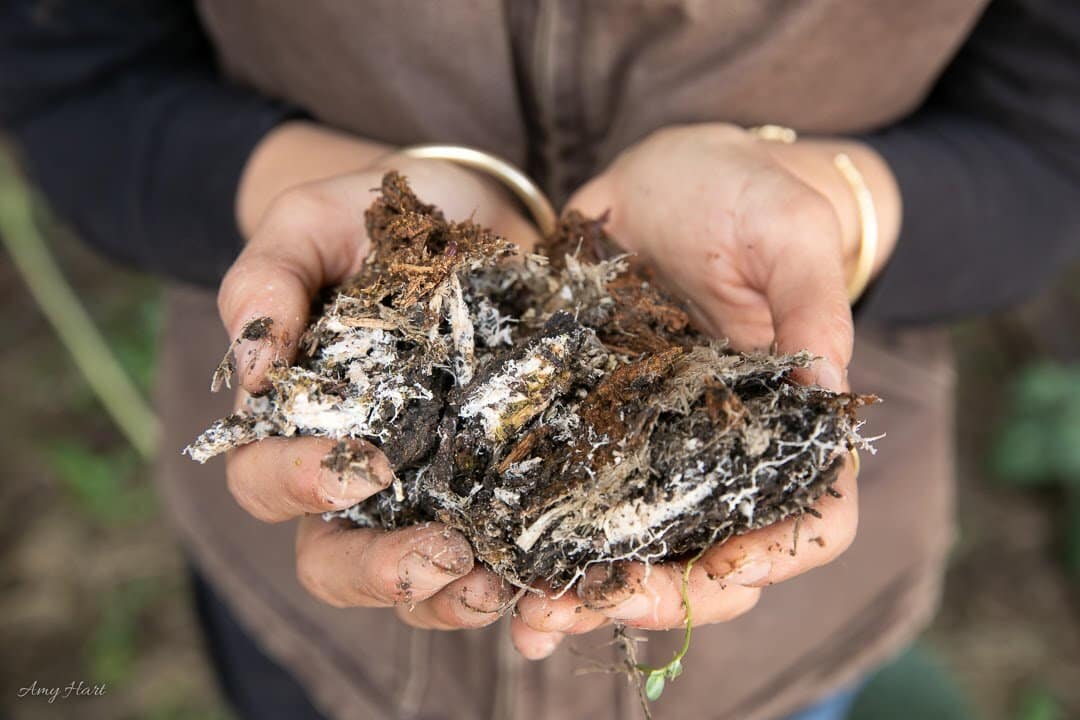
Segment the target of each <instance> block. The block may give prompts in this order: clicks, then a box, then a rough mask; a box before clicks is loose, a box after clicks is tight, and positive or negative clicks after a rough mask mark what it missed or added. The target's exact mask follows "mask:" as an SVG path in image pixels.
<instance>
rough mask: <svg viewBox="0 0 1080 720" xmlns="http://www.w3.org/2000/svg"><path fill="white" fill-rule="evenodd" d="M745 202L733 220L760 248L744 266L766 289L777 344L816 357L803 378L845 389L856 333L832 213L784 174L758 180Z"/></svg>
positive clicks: (826, 204)
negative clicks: (757, 260)
mask: <svg viewBox="0 0 1080 720" xmlns="http://www.w3.org/2000/svg"><path fill="white" fill-rule="evenodd" d="M744 200H745V202H744V204H743V205H742V208H741V211H740V212H741V217H740V218H739V219H737V221H736V222H737V223H739V224H740V228H741V230H740V232H741V233H742V234H744V235H746V236H747V238H746V240H747V241H748V242H749V243H751V244H752V245H753V246H755V247H758V248H760V250H759V251H758V252H760V253H761V261H760V264H758V263H754V262H748V263H747V267H748V268H749V269H750V273H751V274H752V275H754V276H756V277H755V284H756V285H757V286H758V287H761V288H762V289H763V291H764V293H765V297H766V300H767V302H768V305H769V310H770V312H771V313H772V322H773V328H774V333H775V339H776V343H777V346H778V348H779V349H780V350H781V351H782V352H797V351H799V350H804V349H805V350H809V351H810V352H812V353H814V354H815V355H818V356H820V357H821V358H822V360H820V361H818V362H817V364H816V369H815V372H813V373H809V374H807V373H802V374H801V375H802V378H803V379H804V380H805V381H808V382H815V383H817V384H819V385H821V386H822V387H826V388H828V389H830V390H835V391H840V390H843V389H844V387H845V386H846V372H847V366H848V363H849V362H850V361H851V351H852V343H853V340H854V330H853V326H852V321H851V308H850V307H849V305H848V298H847V290H846V288H845V285H844V268H843V253H842V248H841V240H840V224H839V220H838V219H837V217H836V212H835V211H834V210H833V208H832V206H831V205H830V204H829V201H828V200H826V199H825V198H824V197H823V196H821V195H820V194H818V193H816V192H815V191H813V190H811V189H810V188H808V187H807V186H805V185H803V184H802V183H801V182H799V181H798V180H796V179H795V178H794V177H792V176H788V175H787V174H772V175H769V176H768V177H766V178H764V179H763V180H762V181H761V182H759V183H757V184H756V185H755V187H754V189H753V190H752V191H749V192H748V193H747V195H746V196H745V198H744Z"/></svg>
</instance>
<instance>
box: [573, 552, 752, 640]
mask: <svg viewBox="0 0 1080 720" xmlns="http://www.w3.org/2000/svg"><path fill="white" fill-rule="evenodd" d="M684 570H685V565H682V564H679V563H661V564H659V565H652V566H648V567H647V566H645V565H644V564H643V563H623V564H620V565H616V566H613V567H607V568H599V567H598V568H594V569H592V570H590V571H589V572H588V573H587V574H586V576H585V579H584V580H582V583H581V587H580V588H579V591H578V592H579V594H580V595H581V596H582V599H583V600H584V601H585V604H586V605H588V606H589V607H591V608H593V609H594V610H596V611H597V612H599V613H601V614H603V615H605V616H607V617H609V618H612V619H614V620H619V621H621V622H623V623H625V624H626V625H629V626H631V627H637V628H642V629H645V630H670V629H672V628H677V627H682V626H683V625H684V624H685V623H686V605H685V603H684V602H683V572H684ZM616 578H617V580H618V582H613V579H616ZM760 594H761V593H760V591H759V590H758V589H757V588H747V587H743V586H741V585H734V584H724V583H721V582H719V581H718V580H717V579H716V578H715V577H714V576H710V574H709V573H708V572H707V571H706V570H705V569H704V568H701V567H698V566H697V565H696V564H695V566H694V567H693V569H692V570H691V571H690V578H689V583H688V584H687V597H688V598H689V600H690V611H691V613H692V615H691V619H692V621H693V624H694V625H707V624H709V623H716V622H726V621H728V620H732V619H734V618H736V617H738V616H739V615H742V614H743V613H745V612H747V611H748V610H750V609H751V608H753V607H754V605H756V604H757V601H758V598H759V596H760Z"/></svg>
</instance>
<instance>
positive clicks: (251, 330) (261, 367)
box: [218, 177, 375, 392]
mask: <svg viewBox="0 0 1080 720" xmlns="http://www.w3.org/2000/svg"><path fill="white" fill-rule="evenodd" d="M374 181H375V178H374V177H372V180H371V182H374ZM357 185H364V188H365V192H366V191H367V190H368V189H369V188H370V187H371V184H370V182H369V183H367V184H365V183H363V181H362V180H359V181H358V179H357V178H355V177H353V178H339V179H336V180H331V181H324V182H318V183H311V184H308V185H302V186H299V187H297V188H294V189H292V190H289V191H288V192H286V193H283V194H282V195H281V196H280V197H279V198H278V199H277V200H275V201H274V203H273V204H272V205H271V207H270V208H269V209H268V210H267V212H266V215H265V217H264V218H263V221H262V222H261V223H260V224H259V226H258V228H257V229H256V230H255V233H254V235H253V236H252V238H251V240H250V241H249V242H248V244H247V246H246V247H245V248H244V250H243V252H241V253H240V257H238V258H237V259H236V262H235V263H233V265H232V267H231V268H229V271H228V273H226V275H225V278H224V280H223V281H222V283H221V289H220V291H219V293H218V310H219V312H220V314H221V319H222V322H224V324H225V328H226V330H227V331H228V333H229V337H230V338H231V339H233V340H234V341H235V342H237V345H236V348H235V357H236V367H237V371H238V374H239V380H240V383H241V385H242V386H243V387H244V388H245V389H247V390H248V391H250V392H263V391H265V390H266V389H267V383H266V379H265V375H266V371H267V370H268V369H269V367H270V366H271V364H272V363H275V362H290V361H291V360H292V359H293V357H294V356H295V354H296V348H297V342H298V340H299V338H300V335H301V334H302V333H303V331H304V327H305V326H306V324H307V319H308V310H309V305H310V303H311V298H312V297H313V296H314V295H315V293H316V292H318V291H319V289H320V288H322V287H323V286H325V285H328V284H331V283H334V282H338V281H341V280H343V279H344V278H345V277H347V276H348V275H349V274H351V273H352V272H355V271H356V270H357V269H358V268H359V262H360V260H361V259H362V258H363V256H364V255H365V254H366V252H367V247H368V239H367V232H366V230H365V228H364V224H363V213H360V212H358V211H357V208H358V207H362V206H363V205H361V204H360V203H363V202H364V198H362V197H361V196H360V195H359V194H358V193H357V192H356V188H355V187H354V186H357Z"/></svg>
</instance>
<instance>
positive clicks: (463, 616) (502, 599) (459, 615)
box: [397, 567, 514, 630]
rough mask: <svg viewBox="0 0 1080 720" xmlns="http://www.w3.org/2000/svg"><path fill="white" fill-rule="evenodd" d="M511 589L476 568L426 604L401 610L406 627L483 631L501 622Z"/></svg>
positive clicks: (422, 603) (418, 604)
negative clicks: (498, 621)
mask: <svg viewBox="0 0 1080 720" xmlns="http://www.w3.org/2000/svg"><path fill="white" fill-rule="evenodd" d="M513 598H514V592H513V588H511V587H510V585H509V584H508V583H507V582H505V581H503V580H502V579H500V578H499V577H498V576H497V575H495V574H494V573H492V572H491V571H490V570H487V569H485V568H480V567H478V568H473V571H472V572H470V573H469V574H468V575H466V576H465V577H463V578H461V579H460V580H455V581H454V582H452V583H450V584H449V585H447V586H446V587H445V588H443V589H442V590H440V591H439V592H437V593H435V594H434V595H432V596H431V597H430V598H428V599H427V600H424V601H422V602H418V603H416V604H414V605H412V606H408V605H400V606H398V610H397V614H398V617H400V618H401V619H402V620H403V621H404V622H405V623H407V624H409V625H412V626H414V627H419V628H427V629H431V630H457V629H459V628H480V627H484V626H486V625H490V624H491V623H493V622H495V621H496V620H498V619H499V618H500V617H501V616H502V614H503V612H505V610H506V609H507V604H508V603H509V602H510V601H511V600H513Z"/></svg>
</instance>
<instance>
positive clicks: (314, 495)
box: [218, 128, 536, 629]
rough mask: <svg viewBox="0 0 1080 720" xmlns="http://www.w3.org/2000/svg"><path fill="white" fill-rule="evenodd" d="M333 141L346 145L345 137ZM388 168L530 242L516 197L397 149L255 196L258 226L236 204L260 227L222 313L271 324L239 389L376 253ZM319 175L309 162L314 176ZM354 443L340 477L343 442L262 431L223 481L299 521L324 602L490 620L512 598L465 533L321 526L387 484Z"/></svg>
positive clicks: (432, 621)
mask: <svg viewBox="0 0 1080 720" xmlns="http://www.w3.org/2000/svg"><path fill="white" fill-rule="evenodd" d="M300 131H301V134H302V135H303V136H304V140H305V142H306V141H308V140H310V139H311V138H310V135H311V133H312V131H311V129H310V128H301V129H300ZM289 137H290V136H287V137H285V138H284V140H285V141H288V140H289ZM291 137H295V136H291ZM279 139H280V138H279ZM332 140H333V142H334V143H337V144H340V143H342V142H343V141H342V139H341V137H340V136H338V137H335V138H332ZM267 142H276V140H274V139H270V140H268V141H267ZM316 151H317V149H316ZM260 152H261V153H262V157H261V159H260V160H259V163H261V164H262V166H263V167H274V166H275V164H276V163H275V162H274V158H273V157H272V155H273V152H274V149H273V148H270V149H265V148H264V149H263V150H260ZM268 152H269V153H270V154H271V155H270V156H267V153H268ZM334 155H335V157H340V153H334ZM307 157H310V155H307ZM253 162H255V161H253ZM390 168H394V169H398V170H400V171H401V172H403V173H404V174H406V175H407V176H408V177H409V181H410V183H411V184H412V186H413V187H414V188H415V189H416V190H417V192H418V193H419V194H420V196H421V197H424V198H425V199H427V200H430V201H431V202H434V203H437V204H438V205H439V207H440V208H442V209H443V211H444V212H445V213H446V215H447V216H448V217H449V218H451V219H464V218H467V217H469V216H473V217H474V218H475V219H476V221H477V222H479V223H482V224H484V225H486V226H488V227H491V228H493V229H495V230H496V231H497V232H499V233H501V234H503V235H505V236H506V237H508V238H510V239H514V240H517V241H519V242H522V243H525V244H531V243H533V242H534V241H535V239H536V238H535V231H534V230H533V229H532V226H531V225H530V224H529V222H528V221H527V220H525V219H524V218H523V217H522V216H521V215H520V214H519V213H518V211H517V210H516V209H515V206H514V205H513V203H511V202H510V200H509V198H508V196H506V195H504V194H503V192H502V191H501V190H500V189H499V188H498V187H497V186H495V185H494V184H492V183H490V182H488V181H486V180H485V179H484V178H482V177H480V176H477V175H474V174H473V173H471V172H469V171H466V170H463V169H461V168H458V167H456V166H453V165H449V164H444V163H440V162H433V161H418V160H409V159H405V158H402V157H399V156H394V155H389V156H385V157H384V158H383V159H382V160H380V161H378V162H376V163H375V164H374V165H371V164H369V165H368V167H367V169H365V170H363V171H360V172H352V173H348V174H342V175H337V176H334V177H329V178H326V179H318V180H313V181H309V182H304V183H301V184H297V185H294V186H292V187H290V188H288V189H285V190H284V191H279V192H278V194H277V195H276V198H275V199H274V200H273V201H268V200H265V199H262V200H261V201H260V200H259V199H254V200H251V203H253V205H251V204H250V203H249V206H259V205H262V206H264V207H265V208H266V209H265V211H264V212H263V213H262V217H261V219H259V220H258V221H257V222H254V221H247V222H245V219H244V218H245V216H247V217H249V218H250V217H251V214H250V213H246V212H245V210H244V207H243V206H244V203H241V209H240V215H241V224H242V225H246V226H248V227H253V230H252V232H251V236H250V240H249V241H248V243H247V245H246V246H245V248H244V250H243V252H242V253H241V254H240V256H239V258H237V260H236V262H235V263H234V264H233V266H232V267H231V268H230V269H229V271H228V273H227V275H226V276H225V279H224V281H223V282H222V285H221V289H220V292H219V295H218V307H219V311H220V313H221V318H222V321H223V322H224V324H225V327H226V329H227V330H228V331H229V334H230V337H232V338H236V337H238V336H239V335H240V333H241V331H242V329H243V328H244V327H245V326H246V325H247V324H248V322H249V321H251V320H253V319H256V318H263V317H268V318H270V319H271V321H272V322H271V323H270V325H269V327H268V332H267V334H266V336H265V337H260V338H255V339H251V340H244V341H243V342H241V343H240V344H239V345H238V346H237V347H236V350H235V352H236V357H237V366H238V367H237V370H238V379H239V382H240V384H241V386H242V388H243V390H244V391H246V392H249V393H258V392H262V391H265V390H266V389H267V387H268V383H267V379H266V373H267V370H268V369H269V368H270V367H271V365H272V364H273V363H276V362H290V361H291V360H292V359H293V358H294V356H295V354H296V349H297V342H298V340H299V338H300V336H301V334H302V333H303V331H304V328H305V326H306V324H307V320H308V309H309V305H310V302H311V299H312V297H313V296H314V295H315V293H316V292H318V291H319V290H320V289H321V288H323V287H325V286H327V285H332V284H334V283H337V282H340V281H342V280H344V279H345V278H347V277H348V276H350V275H351V274H353V273H355V272H356V271H357V270H358V269H359V267H360V264H361V263H362V262H363V260H364V257H365V255H366V254H367V252H368V249H369V239H368V237H367V234H366V231H365V228H364V218H363V210H364V208H366V207H367V206H368V205H369V204H370V201H371V192H372V189H373V188H378V187H379V184H380V180H381V178H382V175H383V173H384V172H385V170H387V169H390ZM252 172H253V171H251V170H250V169H249V172H248V173H247V175H248V176H251V175H252ZM322 173H323V171H322V170H321V169H320V168H315V169H313V173H312V174H313V175H315V176H319V175H321V174H322ZM245 181H246V182H251V183H255V184H256V186H259V185H261V186H263V187H274V186H275V185H278V186H280V185H281V182H280V178H271V179H269V180H267V179H266V178H263V177H258V176H257V173H256V176H252V177H247V178H246V180H245ZM241 192H242V193H243V192H244V189H243V188H242V189H241ZM264 194H265V193H264ZM354 443H355V445H354V450H355V451H356V452H354V453H353V455H354V457H355V456H361V457H363V458H364V461H363V462H358V463H353V467H352V468H350V469H347V470H345V471H338V470H336V469H333V468H331V467H327V466H325V465H324V463H323V459H324V458H325V457H326V456H327V455H328V453H329V452H330V450H331V449H332V448H333V447H334V445H335V441H333V440H330V439H325V438H314V437H303V438H267V439H264V440H261V441H259V442H256V443H252V444H251V445H247V446H245V447H242V448H239V449H237V450H234V451H232V452H230V453H229V455H228V457H227V460H226V473H227V478H228V485H229V489H230V491H231V492H232V494H233V496H234V497H235V498H236V500H237V502H238V503H239V504H240V505H241V506H242V507H243V508H244V509H245V510H247V511H248V512H249V513H251V514H252V515H254V516H255V517H256V518H258V519H260V520H263V521H267V522H280V521H285V520H290V519H292V518H296V517H299V518H300V523H299V528H298V534H297V541H296V557H297V575H298V578H299V580H300V582H301V583H302V584H303V586H304V587H305V588H306V589H307V590H308V591H309V592H311V593H312V594H313V595H314V596H315V597H317V598H319V599H321V600H323V601H325V602H327V603H330V604H332V605H335V606H338V607H351V606H359V607H383V606H391V605H397V606H398V608H399V609H398V613H399V615H400V616H401V618H402V619H403V620H404V621H405V622H407V623H409V624H412V625H416V626H420V627H428V628H440V629H453V628H459V627H479V626H482V625H486V624H488V623H490V622H492V621H494V620H495V619H496V618H497V617H498V614H499V613H498V611H499V610H500V609H501V608H502V607H503V606H504V605H505V603H506V602H508V601H509V599H510V597H511V593H510V592H509V588H508V586H506V584H505V583H503V582H502V581H501V580H500V579H499V578H497V577H495V576H494V575H493V574H491V573H490V572H488V571H486V570H484V569H482V568H480V567H474V558H473V554H472V551H471V549H470V547H469V544H468V542H467V541H466V539H465V537H464V536H463V535H461V534H460V533H459V532H457V531H454V530H451V529H448V528H446V527H444V526H441V525H439V524H437V523H428V524H425V525H420V526H415V527H409V528H404V529H401V530H397V531H393V532H382V531H379V530H374V529H361V528H354V527H352V526H351V524H349V523H347V522H344V521H338V522H331V523H327V522H324V521H323V520H322V519H321V518H319V517H318V515H316V514H315V513H322V512H325V511H328V510H340V509H343V508H346V507H349V506H350V505H353V504H355V503H357V502H360V501H362V500H364V499H366V498H367V497H369V496H371V495H373V494H375V493H377V492H379V491H380V490H382V489H384V488H385V487H387V485H389V483H390V482H391V480H392V472H391V469H390V466H389V463H388V462H387V461H386V459H385V457H383V456H382V454H381V453H379V452H378V451H377V450H376V449H375V448H374V447H373V446H370V445H367V444H365V443H361V442H360V441H354Z"/></svg>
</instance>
